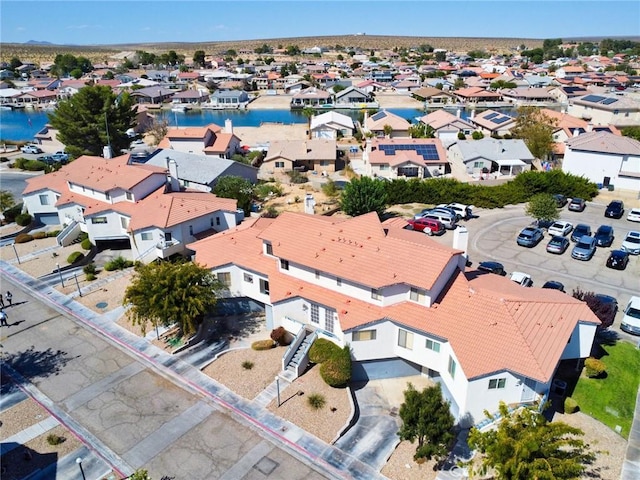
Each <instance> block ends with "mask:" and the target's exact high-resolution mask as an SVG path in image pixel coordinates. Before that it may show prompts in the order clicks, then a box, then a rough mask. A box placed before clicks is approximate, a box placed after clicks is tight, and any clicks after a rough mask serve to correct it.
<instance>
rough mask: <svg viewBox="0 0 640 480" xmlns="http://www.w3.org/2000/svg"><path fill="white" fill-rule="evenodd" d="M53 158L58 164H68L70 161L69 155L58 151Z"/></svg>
mask: <svg viewBox="0 0 640 480" xmlns="http://www.w3.org/2000/svg"><path fill="white" fill-rule="evenodd" d="M51 156H52V157H53V159H54V160H55V161H56V162H60V163H63V164H64V163H67V162H68V161H69V154H67V153H65V152H62V151H58V152H56V153H54V154H53V155H51Z"/></svg>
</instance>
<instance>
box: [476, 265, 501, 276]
mask: <svg viewBox="0 0 640 480" xmlns="http://www.w3.org/2000/svg"><path fill="white" fill-rule="evenodd" d="M478 270H480V271H482V272H489V273H495V274H496V275H501V276H503V277H504V276H505V275H506V274H507V272H506V271H505V270H504V266H503V265H502V264H501V263H498V262H480V263H479V264H478Z"/></svg>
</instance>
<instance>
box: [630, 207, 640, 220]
mask: <svg viewBox="0 0 640 480" xmlns="http://www.w3.org/2000/svg"><path fill="white" fill-rule="evenodd" d="M627 220H629V221H630V222H640V208H632V209H631V210H629V213H627Z"/></svg>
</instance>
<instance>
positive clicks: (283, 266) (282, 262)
mask: <svg viewBox="0 0 640 480" xmlns="http://www.w3.org/2000/svg"><path fill="white" fill-rule="evenodd" d="M280 268H281V269H282V270H289V260H283V259H282V258H281V259H280Z"/></svg>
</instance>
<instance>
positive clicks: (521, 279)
mask: <svg viewBox="0 0 640 480" xmlns="http://www.w3.org/2000/svg"><path fill="white" fill-rule="evenodd" d="M510 278H511V281H512V282H516V283H517V284H518V285H522V286H523V287H532V286H533V280H532V279H531V275H529V274H528V273H523V272H513V273H512V274H511V277H510Z"/></svg>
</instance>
